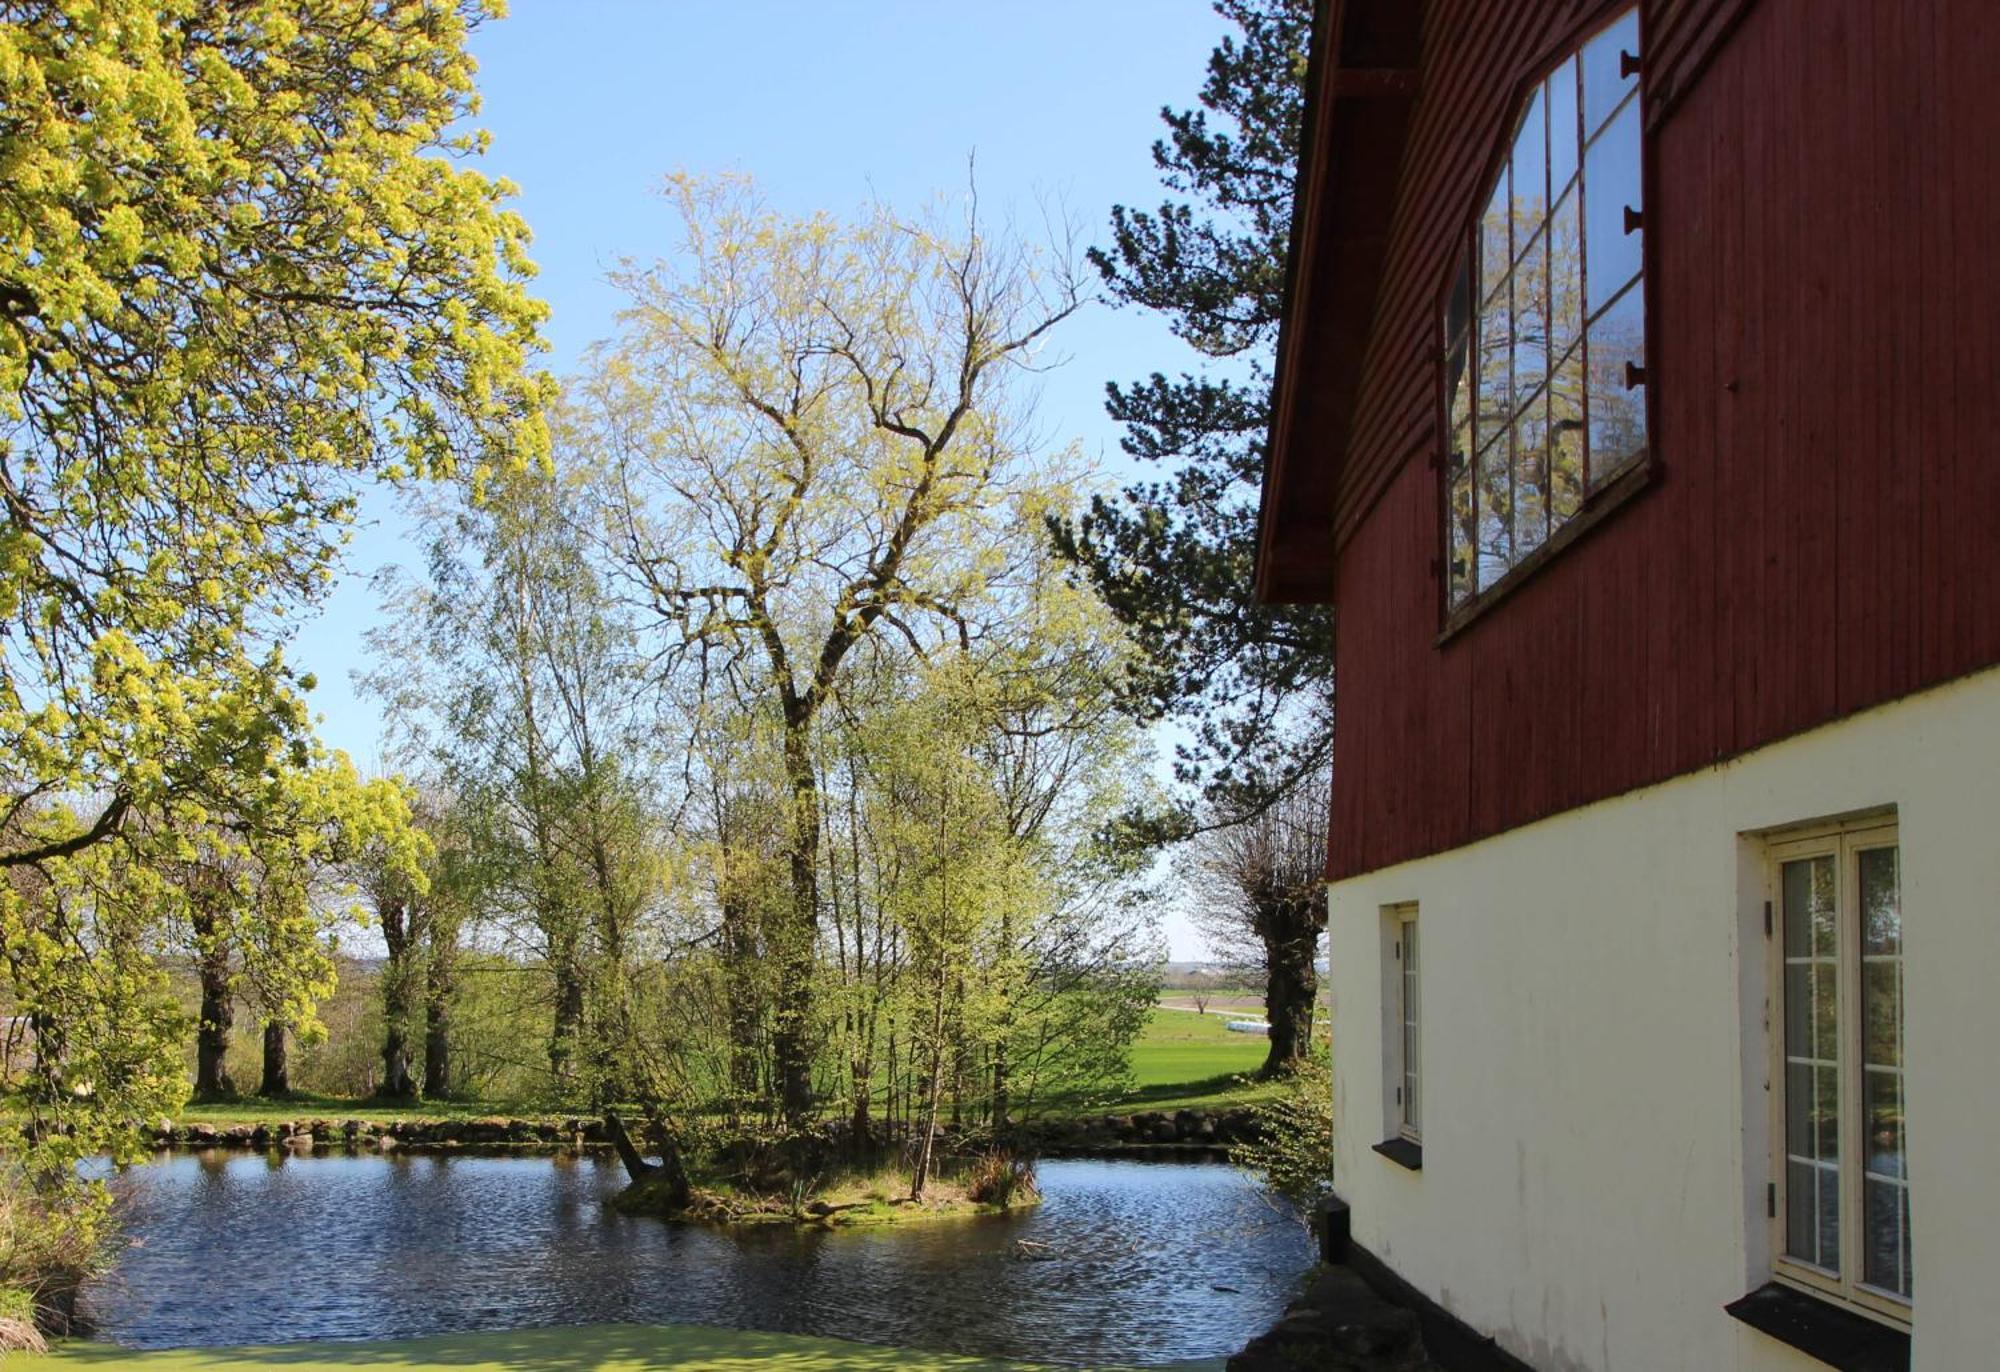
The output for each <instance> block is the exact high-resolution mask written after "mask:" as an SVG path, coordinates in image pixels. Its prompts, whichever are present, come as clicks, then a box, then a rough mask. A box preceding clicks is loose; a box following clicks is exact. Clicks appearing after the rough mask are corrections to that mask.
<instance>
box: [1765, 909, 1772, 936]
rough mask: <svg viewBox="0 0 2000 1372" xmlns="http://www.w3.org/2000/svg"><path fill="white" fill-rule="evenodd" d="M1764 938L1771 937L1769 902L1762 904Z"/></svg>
mask: <svg viewBox="0 0 2000 1372" xmlns="http://www.w3.org/2000/svg"><path fill="white" fill-rule="evenodd" d="M1764 937H1765V938H1769V937H1771V902H1770V901H1768V900H1767V901H1765V902H1764Z"/></svg>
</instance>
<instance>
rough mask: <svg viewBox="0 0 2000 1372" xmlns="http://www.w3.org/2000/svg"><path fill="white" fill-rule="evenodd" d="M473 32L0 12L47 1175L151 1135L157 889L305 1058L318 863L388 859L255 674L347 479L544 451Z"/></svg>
mask: <svg viewBox="0 0 2000 1372" xmlns="http://www.w3.org/2000/svg"><path fill="white" fill-rule="evenodd" d="M490 8H491V6H488V5H482V4H480V3H478V2H477V0H395V2H394V3H388V4H378V3H374V0H322V2H321V3H316V4H314V5H311V6H305V7H301V6H299V5H296V4H292V3H277V2H275V0H164V3H162V2H161V0H143V2H142V0H52V2H51V3H47V4H39V5H33V6H10V7H7V8H6V9H4V10H0V110H5V112H6V115H5V118H4V119H0V635H4V641H5V643H6V645H7V646H6V650H5V652H4V653H0V877H4V879H0V942H4V947H5V951H6V953H7V956H8V959H9V964H10V979H11V986H10V988H9V989H10V990H11V993H12V1000H13V1007H12V1008H13V1010H14V1011H15V1012H16V1013H18V1014H20V1015H23V1016H27V1017H30V1018H31V1019H32V1023H33V1049H34V1056H35V1057H36V1058H37V1059H38V1061H39V1064H40V1070H39V1071H38V1072H37V1073H36V1075H35V1077H34V1080H33V1081H32V1082H31V1083H30V1086H29V1090H28V1100H29V1101H30V1104H31V1105H32V1106H33V1107H34V1109H35V1111H36V1113H37V1114H38V1115H40V1116H41V1117H42V1118H43V1119H44V1120H45V1121H48V1120H51V1119H53V1121H54V1122H56V1123H59V1124H61V1125H63V1126H65V1128H64V1129H62V1130H59V1131H45V1132H44V1133H43V1134H42V1136H41V1137H42V1139H43V1149H44V1161H46V1162H47V1163H48V1164H50V1166H51V1171H50V1173H49V1175H55V1174H57V1173H61V1172H62V1171H63V1166H62V1164H63V1163H64V1162H65V1160H66V1159H67V1158H69V1157H73V1156H74V1155H76V1154H78V1153H81V1152H86V1151H92V1150H96V1149H100V1148H103V1147H106V1146H111V1145H114V1144H116V1143H117V1142H118V1140H119V1138H120V1137H121V1129H120V1126H121V1125H123V1124H125V1123H128V1122H133V1121H137V1120H140V1119H143V1118H146V1117H149V1116H152V1115H156V1114H158V1113H160V1112H162V1111H166V1110H170V1109H171V1108H173V1107H175V1106H177V1105H178V1104H179V1102H180V1100H181V1098H182V1096H183V1094H184V1090H185V1088H184V1086H183V1084H182V1078H181V1074H180V1071H179V1046H178V1041H179V1039H180V1037H181V1035H182V1033H183V1031H184V1028H185V1025H184V1017H183V1015H182V1014H181V1012H179V1011H178V1010H177V1009H176V1007H175V1005H174V1002H173V998H172V996H171V994H170V992H169V988H168V986H167V983H166V980H165V978H164V976H163V975H162V973H161V971H160V969H159V966H158V964H157V962H156V958H157V957H158V955H159V954H160V953H162V952H163V951H182V952H192V951H195V948H194V944H195V943H196V941H197V940H196V937H195V936H194V935H192V934H191V932H190V921H189V915H190V913H191V909H192V905H191V900H192V899H193V894H192V893H196V892H199V893H201V895H202V896H203V897H204V898H206V899H209V900H211V901H212V902H213V903H214V906H215V907H216V908H218V909H219V910H220V917H221V921H222V923H221V925H220V926H219V927H216V928H210V929H209V932H205V933H203V934H201V935H200V936H199V938H200V939H201V940H205V941H213V940H215V939H218V938H227V939H228V940H230V943H231V946H232V948H233V949H234V950H235V951H236V952H237V954H238V956H239V958H240V963H241V965H242V966H243V968H244V969H245V971H246V972H247V973H248V975H249V976H250V977H252V978H254V979H255V981H256V983H257V986H258V990H259V992H260V994H261V996H262V997H263V999H264V1001H265V1003H266V1005H267V1006H268V1007H270V1008H271V1009H272V1011H273V1012H275V1013H278V1014H281V1015H283V1016H284V1017H286V1018H288V1019H290V1020H291V1021H292V1022H294V1023H295V1024H297V1025H298V1026H299V1028H300V1030H301V1031H302V1032H303V1033H305V1034H308V1035H310V1034H311V1033H312V1031H313V1028H314V1025H313V1016H312V1008H313V1005H314V1003H315V1001H316V1000H317V999H318V998H319V997H321V996H323V995H324V994H325V993H326V990H327V988H328V986H329V984H330V977H331V964H330V962H329V961H328V960H327V956H326V951H325V946H324V944H325V940H324V933H325V928H326V925H327V922H328V920H329V918H330V915H331V913H332V903H330V902H329V901H328V900H327V899H325V891H324V888H323V886H322V885H320V884H319V883H322V882H323V880H324V874H325V872H326V870H327V868H328V866H329V864H332V863H334V862H337V861H340V860H343V859H345V858H347V857H349V856H351V855H353V854H354V853H355V852H357V851H359V850H361V849H363V848H372V849H373V850H375V851H376V852H377V854H378V856H379V858H380V860H381V861H383V862H386V863H388V864H390V865H392V866H399V867H407V868H409V869H410V870H412V871H413V872H415V871H416V870H417V868H418V866H419V864H420V862H421V859H422V856H423V853H422V847H423V844H422V840H421V839H420V837H418V836H417V835H416V834H415V833H414V832H413V831H412V829H411V828H410V825H409V822H408V821H409V814H408V808H409V807H408V797H407V795H406V794H405V792H404V791H403V789H402V788H401V787H400V786H398V785H396V784H393V783H390V782H379V781H378V782H365V781H364V780H363V779H362V778H361V777H360V776H359V775H357V773H356V772H355V770H354V768H353V767H352V766H351V765H350V764H349V763H348V761H347V759H346V758H345V757H344V756H341V755H338V754H329V753H328V752H327V751H326V750H325V749H323V748H322V747H321V745H320V744H319V743H318V742H317V740H315V739H314V737H313V734H312V727H311V721H310V716H309V712H308V709H307V706H306V703H305V693H306V691H308V690H310V688H311V685H312V683H311V681H310V679H309V678H306V677H303V676H301V675H300V674H298V673H296V672H295V671H294V670H293V669H292V668H291V667H289V666H288V665H287V663H286V662H285V660H284V656H283V652H282V645H283V640H284V637H285V633H286V626H287V625H288V624H289V623H290V622H292V621H293V620H295V619H296V617H297V616H298V615H299V613H300V612H301V611H303V610H305V609H307V608H309V607H310V606H311V605H312V604H314V603H315V602H316V601H317V599H318V598H319V597H321V596H322V595H323V594H324V593H325V591H326V588H327V587H328V586H330V585H331V584H332V582H333V580H334V576H335V572H336V570H337V566H338V560H339V557H340V552H341V547H342V544H343V542H344V540H345V538H346V531H347V527H348V525H349V523H350V521H351V518H352V511H353V502H354V498H355V493H356V483H357V482H358V481H361V480H365V479H370V478H381V477H401V476H409V475H414V476H441V475H446V474H449V473H451V472H453V471H454V470H457V469H459V468H460V467H461V466H463V467H464V469H465V471H466V474H467V475H469V476H470V477H472V478H473V479H475V480H476V479H477V477H478V475H479V473H481V472H483V471H485V470H487V469H515V468H519V467H521V466H523V465H524V464H531V463H534V462H538V461H541V460H543V458H544V456H545V453H546V449H547V436H546V429H545V424H544V421H543V418H542V414H541V409H542V403H543V401H544V399H545V398H546V394H547V391H548V389H549V385H548V382H547V381H546V380H545V379H544V378H542V377H540V376H538V375H534V374H531V373H530V372H529V371H528V369H527V365H528V363H529V360H530V358H531V356H532V355H533V354H534V353H535V352H536V351H537V350H538V348H539V347H540V344H539V341H538V336H537V329H538V326H539V323H540V320H541V318H542V315H543V310H542V308H541V306H539V305H538V304H536V303H535V302H534V301H532V300H531V299H530V298H529V296H528V295H527V293H526V290H525V288H524V284H523V283H524V280H525V278H526V277H527V275H528V274H529V272H530V270H531V268H530V265H529V263H528V261H527V259H526V257H525V249H526V243H527V237H528V235H527V230H526V227H525V226H524V225H523V224H522V222H521V221H520V219H519V218H518V217H516V216H515V215H513V214H512V213H510V212H509V211H507V210H506V208H505V201H506V198H507V196H508V194H509V190H508V188H507V187H506V186H505V185H504V184H503V183H499V182H495V181H492V180H489V179H487V178H485V177H483V176H481V175H480V174H479V173H478V172H476V171H474V170H472V169H470V168H469V167H468V166H467V165H465V162H464V155H465V154H468V153H471V152H474V151H476V150H477V148H478V145H479V142H480V139H479V136H478V135H475V134H468V133H464V132H462V131H461V130H462V129H463V128H464V125H463V124H462V122H461V121H462V119H463V117H464V116H466V115H468V114H470V113H471V112H472V111H473V109H474V106H475V100H474V94H473V86H472V78H473V64H472V61H471V59H470V58H469V57H468V56H467V55H466V52H465V50H464V43H465V37H466V33H467V30H468V28H469V26H470V25H471V24H473V23H474V22H476V21H477V20H478V19H480V18H481V17H482V14H483V11H484V10H486V9H490ZM205 927H207V926H206V924H205Z"/></svg>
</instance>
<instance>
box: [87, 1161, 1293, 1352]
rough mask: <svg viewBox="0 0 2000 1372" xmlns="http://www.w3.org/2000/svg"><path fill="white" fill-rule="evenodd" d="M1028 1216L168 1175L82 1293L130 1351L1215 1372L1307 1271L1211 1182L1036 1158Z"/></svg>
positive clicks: (449, 1179) (470, 1181) (1286, 1242)
mask: <svg viewBox="0 0 2000 1372" xmlns="http://www.w3.org/2000/svg"><path fill="white" fill-rule="evenodd" d="M1040 1178H1041V1184H1042V1189H1043V1193H1044V1195H1045V1197H1046V1199H1045V1200H1044V1201H1043V1203H1042V1204H1041V1205H1040V1206H1038V1207H1036V1208H1034V1209H1033V1210H1030V1211H1027V1212H1025V1213H1023V1214H1020V1215H1014V1216H994V1217H990V1218H983V1219H977V1220H966V1221H963V1222H952V1223H939V1224H929V1225H906V1226H903V1227H901V1228H897V1229H884V1230H865V1229H864V1230H854V1231H846V1232H843V1231H839V1230H835V1231H825V1230H794V1229H792V1228H790V1227H789V1226H776V1227H764V1228H756V1229H744V1230H735V1231H722V1230H713V1229H703V1228H695V1227H687V1226H676V1225H668V1224H664V1223H661V1222H660V1221H657V1220H650V1219H643V1218H634V1217H628V1216H623V1215H618V1214H616V1213H614V1212H612V1211H610V1210H609V1209H607V1208H606V1207H605V1206H604V1205H603V1204H602V1202H603V1200H604V1198H605V1197H606V1196H608V1195H610V1194H611V1193H613V1192H615V1191H616V1190H617V1189H618V1187H619V1186H620V1185H621V1184H622V1182H623V1176H622V1174H621V1173H620V1172H619V1171H618V1167H617V1164H616V1163H615V1162H613V1161H611V1160H609V1159H603V1158H590V1157H586V1158H581V1159H575V1158H571V1159H550V1158H518V1157H504V1158H490V1157H438V1156H408V1155H405V1156H391V1157H377V1156H362V1157H279V1156H271V1157H268V1158H267V1157H265V1156H262V1155H256V1154H249V1155H246V1154H241V1153H223V1152H207V1153H196V1154H178V1155H168V1156H163V1157H162V1158H161V1159H160V1160H159V1161H156V1162H153V1163H151V1164H148V1165H147V1166H144V1167H140V1168H136V1169H134V1170H133V1171H131V1172H130V1173H128V1174H127V1175H126V1177H124V1178H122V1179H121V1183H120V1184H121V1186H122V1187H123V1188H124V1189H125V1190H126V1191H127V1193H128V1198H129V1203H130V1209H129V1212H128V1230H129V1233H130V1235H131V1237H132V1238H133V1239H135V1240H136V1242H137V1246H136V1247H134V1248H133V1249H132V1250H131V1251H130V1252H129V1253H128V1254H126V1255H125V1258H124V1260H123V1261H122V1262H121V1264H120V1267H119V1271H118V1273H117V1274H116V1275H115V1276H114V1277H112V1278H111V1279H109V1280H107V1281H106V1282H104V1283H103V1284H101V1285H99V1286H98V1287H96V1288H94V1289H93V1290H92V1291H91V1292H90V1293H89V1295H88V1301H89V1305H90V1308H91V1311H92V1313H93V1315H94V1316H95V1318H96V1319H97V1321H98V1323H99V1329H100V1333H101V1336H102V1337H104V1338H108V1339H111V1340H114V1341H116V1342H118V1343H122V1344H126V1345H129V1346H148V1347H161V1346H172V1345H188V1344H243V1343H270V1342H283V1341H288V1340H293V1339H320V1338H395V1337H406V1336H412V1335H419V1334H433V1333H445V1332H458V1331H465V1330H475V1329H507V1328H524V1327H529V1326H535V1325H548V1324H593V1323H599V1322H606V1321H632V1322H640V1323H663V1322H670V1321H688V1322H693V1323H699V1324H716V1325H730V1326H735V1327H739V1328H746V1329H765V1330H778V1331H785V1332H791V1333H802V1334H822V1335H831V1336H837V1337H842V1338H850V1339H860V1340H863V1341H866V1342H870V1343H879V1344H891V1345H897V1346H901V1347H910V1348H933V1349H942V1350H948V1351H952V1352H961V1353H978V1354H985V1355H989V1356H998V1357H1017V1358H1024V1359H1033V1360H1041V1361H1049V1362H1071V1363H1083V1364H1088V1363H1092V1362H1098V1361H1104V1360H1107V1359H1116V1360H1118V1361H1123V1362H1132V1363H1164V1362H1174V1361H1179V1360H1183V1359H1194V1358H1207V1357H1214V1356H1217V1355H1221V1354H1226V1353H1231V1352H1234V1351H1235V1350H1237V1349H1238V1348H1240V1347H1242V1346H1243V1344H1244V1342H1245V1341H1246V1340H1248V1339H1249V1338H1250V1337H1251V1336H1252V1335H1253V1334H1255V1333H1257V1332H1258V1331H1260V1330H1261V1329H1263V1328H1264V1327H1266V1326H1267V1325H1268V1324H1269V1323H1270V1321H1271V1319H1272V1318H1273V1317H1274V1316H1275V1315H1276V1314H1277V1312H1278V1311H1279V1310H1280V1309H1281V1308H1282V1307H1283V1305H1284V1303H1285V1300H1286V1298H1287V1297H1288V1295H1289V1294H1290V1291H1291V1289H1292V1286H1293V1284H1294V1282H1295V1281H1296V1279H1297V1277H1298V1275H1299V1273H1300V1272H1302V1271H1303V1270H1304V1269H1305V1267H1306V1266H1307V1265H1308V1264H1309V1263H1310V1261H1311V1256H1312V1255H1311V1252H1310V1246H1309V1244H1308V1242H1307V1239H1306V1236H1305V1232H1304V1230H1303V1229H1302V1228H1301V1227H1300V1226H1299V1225H1298V1223H1297V1222H1296V1221H1295V1220H1293V1219H1292V1218H1290V1217H1289V1216H1287V1215H1283V1214H1280V1213H1278V1212H1276V1211H1274V1210H1273V1209H1272V1208H1271V1207H1270V1206H1269V1205H1267V1204H1266V1203H1265V1202H1264V1201H1263V1200H1262V1199H1261V1198H1260V1197H1259V1196H1258V1194H1257V1192H1256V1191H1255V1190H1254V1189H1253V1188H1252V1187H1251V1186H1250V1185H1249V1184H1248V1183H1247V1182H1246V1181H1244V1179H1243V1178H1242V1177H1241V1176H1240V1175H1239V1174H1238V1173H1237V1172H1235V1171H1234V1170H1233V1169H1231V1168H1229V1167H1226V1166H1222V1165H1219V1164H1190V1163H1139V1162H1099V1161H1051V1162H1044V1163H1043V1164H1042V1165H1041V1171H1040Z"/></svg>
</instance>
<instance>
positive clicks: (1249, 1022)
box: [1223, 1019, 1271, 1034]
mask: <svg viewBox="0 0 2000 1372" xmlns="http://www.w3.org/2000/svg"><path fill="white" fill-rule="evenodd" d="M1223 1027H1224V1028H1225V1029H1227V1030H1229V1032H1230V1033H1232V1034H1269V1033H1270V1032H1271V1026H1270V1025H1268V1024H1266V1023H1264V1021H1263V1020H1260V1019H1232V1020H1229V1021H1227V1022H1226V1023H1225V1024H1224V1025H1223Z"/></svg>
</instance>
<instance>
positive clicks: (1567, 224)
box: [1547, 188, 1583, 357]
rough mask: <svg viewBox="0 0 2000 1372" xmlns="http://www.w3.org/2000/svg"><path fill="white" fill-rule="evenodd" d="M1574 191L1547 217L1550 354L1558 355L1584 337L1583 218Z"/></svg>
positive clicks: (1560, 201) (1565, 351) (1561, 354)
mask: <svg viewBox="0 0 2000 1372" xmlns="http://www.w3.org/2000/svg"><path fill="white" fill-rule="evenodd" d="M1582 213H1583V211H1582V205H1581V202H1580V200H1579V198H1578V193H1577V191H1576V190H1575V189H1574V188H1572V189H1571V190H1570V192H1569V193H1568V194H1567V195H1565V196H1563V198H1562V199H1561V200H1559V201H1557V202H1556V212H1555V214H1554V215H1553V216H1552V217H1551V218H1550V220H1549V248H1548V268H1547V270H1548V277H1549V356H1551V357H1561V356H1563V355H1564V354H1565V353H1567V352H1568V351H1569V350H1570V349H1571V348H1572V347H1574V346H1575V345H1576V341H1577V340H1578V339H1579V338H1581V337H1583V219H1582Z"/></svg>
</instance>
